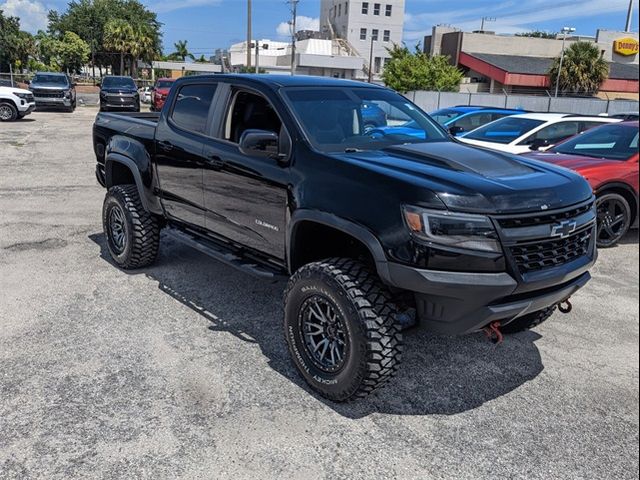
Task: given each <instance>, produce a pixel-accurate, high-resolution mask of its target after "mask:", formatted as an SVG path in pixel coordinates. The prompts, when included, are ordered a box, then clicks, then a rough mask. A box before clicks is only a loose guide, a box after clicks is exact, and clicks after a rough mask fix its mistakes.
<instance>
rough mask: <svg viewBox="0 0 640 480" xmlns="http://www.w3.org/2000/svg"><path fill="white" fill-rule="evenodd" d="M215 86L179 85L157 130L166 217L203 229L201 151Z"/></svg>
mask: <svg viewBox="0 0 640 480" xmlns="http://www.w3.org/2000/svg"><path fill="white" fill-rule="evenodd" d="M216 87H217V84H216V83H215V82H213V81H206V80H203V81H202V83H190V84H187V85H182V86H180V87H179V88H180V89H179V91H178V92H176V95H175V96H174V97H173V103H172V105H171V106H170V108H169V109H168V110H167V112H166V116H165V117H164V119H163V120H162V119H161V121H160V122H159V123H158V127H157V128H156V138H155V152H156V168H157V172H158V181H159V184H160V190H161V192H160V194H161V198H162V204H163V206H164V209H165V212H166V214H167V216H168V217H170V218H171V219H174V220H178V221H180V222H183V223H186V224H189V225H194V226H197V227H204V225H205V221H204V217H205V214H204V211H205V208H204V197H203V182H202V176H203V157H202V155H203V148H204V144H205V141H206V135H207V132H208V131H209V128H210V121H211V115H210V112H211V111H212V110H213V105H214V103H215V102H214V99H215V93H216Z"/></svg>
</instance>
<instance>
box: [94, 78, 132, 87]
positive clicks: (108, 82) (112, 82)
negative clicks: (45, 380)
mask: <svg viewBox="0 0 640 480" xmlns="http://www.w3.org/2000/svg"><path fill="white" fill-rule="evenodd" d="M102 86H103V87H106V88H136V84H135V82H134V81H133V78H131V77H104V78H103V79H102Z"/></svg>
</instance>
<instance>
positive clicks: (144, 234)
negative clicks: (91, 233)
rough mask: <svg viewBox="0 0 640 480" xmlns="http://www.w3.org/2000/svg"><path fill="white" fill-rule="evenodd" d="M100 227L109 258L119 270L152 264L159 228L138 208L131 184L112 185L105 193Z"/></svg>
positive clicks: (155, 252)
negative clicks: (101, 227) (105, 240)
mask: <svg viewBox="0 0 640 480" xmlns="http://www.w3.org/2000/svg"><path fill="white" fill-rule="evenodd" d="M102 225H103V229H104V233H105V236H106V238H107V247H108V249H109V253H110V254H111V258H112V259H113V261H114V262H115V263H116V264H118V266H119V267H121V268H124V269H132V268H141V267H145V266H147V265H150V264H152V263H153V262H154V261H155V259H156V256H157V254H158V246H159V242H160V225H159V222H158V219H157V218H156V217H154V216H153V215H152V214H150V213H149V212H147V211H146V210H145V209H144V207H143V206H142V202H141V201H140V197H139V195H138V189H137V187H136V186H135V185H115V186H113V187H111V188H110V189H109V190H108V192H107V195H106V197H105V199H104V204H103V207H102Z"/></svg>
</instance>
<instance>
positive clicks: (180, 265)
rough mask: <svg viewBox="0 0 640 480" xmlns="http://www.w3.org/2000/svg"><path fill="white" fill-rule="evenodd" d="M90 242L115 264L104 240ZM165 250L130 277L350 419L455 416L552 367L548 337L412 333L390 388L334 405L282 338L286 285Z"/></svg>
mask: <svg viewBox="0 0 640 480" xmlns="http://www.w3.org/2000/svg"><path fill="white" fill-rule="evenodd" d="M89 238H90V239H91V240H92V241H93V242H95V243H96V244H97V245H98V246H99V247H100V250H101V257H102V258H103V259H104V260H105V261H107V262H109V263H111V264H112V265H114V264H113V262H112V260H111V258H110V256H109V253H108V251H107V248H106V243H105V238H104V235H103V234H102V233H100V234H92V235H90V236H89ZM160 252H161V253H160V255H159V258H158V262H157V263H156V265H154V266H152V267H149V268H146V269H141V270H136V271H132V272H125V273H128V274H132V275H140V274H143V275H146V276H147V277H148V278H149V279H152V280H153V281H155V282H158V288H160V290H162V291H163V292H164V293H166V294H167V295H170V296H171V297H172V298H174V299H176V300H177V301H179V302H180V303H182V304H183V305H185V306H186V307H188V308H190V309H191V310H193V311H195V312H197V313H198V314H200V315H202V316H203V317H204V318H205V319H207V320H208V322H209V325H208V330H209V331H211V332H218V331H221V332H227V333H230V334H232V335H234V336H235V337H236V338H237V339H239V340H241V341H243V342H250V343H253V344H255V345H257V346H258V347H259V348H260V349H261V351H262V353H263V354H264V355H265V356H266V358H267V359H268V360H269V366H270V367H271V368H272V369H273V370H275V371H276V372H278V373H279V374H280V375H282V376H283V377H285V378H287V379H288V380H290V381H291V382H292V383H293V384H295V385H296V386H298V387H300V388H301V389H303V390H305V391H306V392H308V394H309V395H310V396H313V397H314V398H316V399H317V400H318V401H320V402H322V403H324V404H326V405H327V406H328V407H330V408H331V409H333V410H334V411H335V412H337V413H339V414H340V415H343V416H345V417H348V418H362V417H365V416H367V415H370V414H372V413H386V414H394V415H433V414H438V415H454V414H457V413H461V412H465V411H467V410H471V409H474V408H477V407H479V406H481V405H483V404H484V403H485V402H488V401H490V400H493V399H495V398H498V397H501V396H502V395H505V394H508V393H509V392H511V391H513V390H515V389H517V388H518V387H520V386H521V385H523V384H525V383H526V382H528V381H530V380H532V379H534V378H535V377H536V376H537V375H538V374H540V372H541V371H542V370H543V368H544V367H543V365H542V360H541V357H540V353H539V351H538V349H537V347H536V345H535V341H536V340H538V339H539V338H541V337H540V335H538V334H536V333H533V332H525V333H521V334H517V335H513V336H510V337H508V338H507V339H506V341H505V342H504V343H503V344H502V345H494V344H492V343H491V342H489V341H488V340H487V339H486V338H485V336H484V335H482V334H473V335H467V336H464V337H446V336H438V335H433V334H430V333H428V332H426V331H424V330H422V329H420V328H414V329H411V330H408V331H406V332H405V358H404V363H403V365H402V367H401V369H400V372H399V373H398V375H397V376H396V378H394V379H392V380H391V382H390V384H389V385H388V386H387V387H385V388H383V389H381V390H380V391H378V392H376V393H374V394H372V395H370V396H369V397H368V398H366V399H362V400H358V401H355V402H349V403H334V402H330V401H327V400H325V399H323V398H322V397H320V396H319V395H317V394H316V393H315V392H313V391H312V390H311V389H310V388H309V387H308V386H307V384H306V383H305V382H304V380H303V379H302V378H301V377H300V375H298V373H297V371H296V370H295V368H294V366H293V364H292V362H291V360H290V358H289V352H288V350H287V345H286V343H285V340H284V335H283V333H282V315H283V312H282V292H283V290H284V285H285V284H284V282H282V281H278V282H265V280H263V279H257V278H253V277H251V276H249V275H246V274H244V273H242V272H239V271H236V270H234V269H233V268H231V267H227V266H226V265H223V264H221V263H218V262H216V261H215V260H212V259H209V258H208V257H206V256H205V255H203V254H201V253H199V252H197V251H195V250H193V249H191V248H189V247H187V246H183V245H181V244H179V243H176V242H174V241H172V240H171V239H169V238H166V237H163V239H162V248H161V250H160ZM114 268H117V267H116V266H115V265H114Z"/></svg>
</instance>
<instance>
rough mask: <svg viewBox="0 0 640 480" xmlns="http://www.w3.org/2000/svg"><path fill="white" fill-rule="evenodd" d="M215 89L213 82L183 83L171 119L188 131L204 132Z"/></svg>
mask: <svg viewBox="0 0 640 480" xmlns="http://www.w3.org/2000/svg"><path fill="white" fill-rule="evenodd" d="M215 91H216V86H215V85H213V84H200V85H197V84H196V85H185V86H184V87H182V88H181V89H180V91H179V92H178V95H177V97H176V101H175V104H174V105H173V111H172V112H171V120H172V121H173V122H174V123H175V124H176V125H177V126H178V127H180V128H183V129H185V130H188V131H190V132H195V133H205V131H206V128H207V118H208V117H209V108H210V107H211V102H212V101H213V95H214V93H215Z"/></svg>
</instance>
